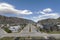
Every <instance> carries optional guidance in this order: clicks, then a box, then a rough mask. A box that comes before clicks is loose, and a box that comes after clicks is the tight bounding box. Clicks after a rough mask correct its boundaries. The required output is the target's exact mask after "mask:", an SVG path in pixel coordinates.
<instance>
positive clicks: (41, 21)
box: [37, 18, 60, 25]
mask: <svg viewBox="0 0 60 40" xmlns="http://www.w3.org/2000/svg"><path fill="white" fill-rule="evenodd" d="M37 23H40V24H43V25H45V24H47V25H48V24H49V25H53V24H60V18H57V19H44V20H39V21H38V22H37Z"/></svg>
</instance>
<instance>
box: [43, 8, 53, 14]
mask: <svg viewBox="0 0 60 40" xmlns="http://www.w3.org/2000/svg"><path fill="white" fill-rule="evenodd" d="M43 12H46V13H49V12H52V9H51V8H46V9H44V10H43Z"/></svg>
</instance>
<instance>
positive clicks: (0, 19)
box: [0, 15, 34, 24]
mask: <svg viewBox="0 0 60 40" xmlns="http://www.w3.org/2000/svg"><path fill="white" fill-rule="evenodd" d="M28 23H34V22H33V21H32V20H28V19H24V18H17V17H6V16H2V15H0V24H28Z"/></svg>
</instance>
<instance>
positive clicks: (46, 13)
mask: <svg viewBox="0 0 60 40" xmlns="http://www.w3.org/2000/svg"><path fill="white" fill-rule="evenodd" d="M52 11H53V10H52V9H51V8H46V9H43V10H42V11H39V12H38V13H39V16H34V17H33V19H32V20H34V21H36V22H37V21H38V20H43V19H48V18H54V19H56V18H58V17H59V13H53V12H52ZM41 14H42V15H41Z"/></svg>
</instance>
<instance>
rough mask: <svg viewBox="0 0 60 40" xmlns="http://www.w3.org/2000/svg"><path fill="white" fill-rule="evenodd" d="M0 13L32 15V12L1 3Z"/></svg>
mask: <svg viewBox="0 0 60 40" xmlns="http://www.w3.org/2000/svg"><path fill="white" fill-rule="evenodd" d="M0 13H14V14H17V15H19V14H26V15H29V14H32V12H31V11H30V10H17V9H15V7H14V6H13V5H11V4H8V3H0Z"/></svg>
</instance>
